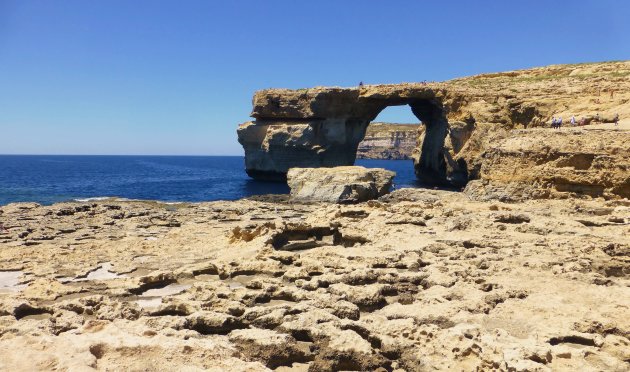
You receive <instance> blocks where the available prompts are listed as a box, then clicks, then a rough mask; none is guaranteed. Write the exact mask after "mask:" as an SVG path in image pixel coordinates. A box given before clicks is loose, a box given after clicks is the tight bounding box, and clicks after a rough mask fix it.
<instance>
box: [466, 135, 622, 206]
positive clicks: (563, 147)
mask: <svg viewBox="0 0 630 372" xmlns="http://www.w3.org/2000/svg"><path fill="white" fill-rule="evenodd" d="M478 178H479V180H476V181H473V182H470V183H469V184H468V186H467V187H466V190H465V191H466V193H467V194H468V195H470V196H471V197H473V198H475V199H499V200H503V201H515V200H521V199H530V198H549V197H564V198H566V197H568V196H574V197H580V196H589V197H604V198H607V199H612V198H620V197H621V198H630V132H628V131H624V130H610V131H609V130H606V131H602V130H594V129H572V130H566V131H559V130H553V129H537V130H532V129H526V130H514V131H511V132H509V133H506V134H505V137H504V138H496V141H495V142H494V143H492V144H490V145H488V146H487V147H486V150H485V153H484V154H483V156H482V159H481V167H480V173H479V175H478Z"/></svg>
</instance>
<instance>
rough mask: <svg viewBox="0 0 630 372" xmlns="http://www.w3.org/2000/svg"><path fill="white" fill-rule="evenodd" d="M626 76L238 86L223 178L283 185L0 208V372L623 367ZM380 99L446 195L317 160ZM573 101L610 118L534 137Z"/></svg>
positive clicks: (359, 130) (628, 186)
mask: <svg viewBox="0 0 630 372" xmlns="http://www.w3.org/2000/svg"><path fill="white" fill-rule="evenodd" d="M628 74H630V62H608V63H600V64H583V65H560V66H548V67H545V68H538V69H530V70H523V71H513V72H507V73H501V74H486V75H480V76H473V77H470V78H465V79H456V80H453V81H449V82H445V83H435V84H420V83H418V84H397V85H379V86H361V87H359V88H313V89H306V90H266V91H261V92H258V93H256V95H255V96H254V110H253V113H252V116H253V117H254V118H255V121H253V122H248V123H245V124H243V125H241V126H240V127H239V129H238V137H239V141H240V143H241V144H242V145H243V147H244V148H245V153H246V159H245V163H246V170H247V172H248V174H250V175H251V176H252V177H255V178H262V179H276V180H277V179H282V180H286V179H288V183H289V184H290V186H291V188H292V191H291V195H265V196H258V197H251V198H246V199H241V200H237V201H218V202H206V203H177V204H165V203H160V202H152V201H121V200H113V199H112V200H98V201H86V202H71V203H60V204H54V205H51V206H41V205H38V204H35V203H16V204H9V205H5V206H0V370H28V371H32V370H42V371H43V370H72V371H89V370H156V371H166V370H190V371H197V370H213V371H221V370H238V371H265V370H276V371H339V370H361V371H397V372H402V371H424V370H428V369H435V370H502V371H547V370H572V371H574V370H607V371H626V370H628V368H630V317H628V314H629V312H630V125H629V124H630V123H629V122H628V118H630V111H629V109H628V105H627V101H628V99H630V89H625V88H627V87H629V86H630V81H629V80H628V79H627V76H628ZM559 82H560V83H561V84H559ZM618 90H619V91H618ZM578 91H579V92H583V94H576V92H578ZM602 91H604V92H608V91H611V92H616V93H615V94H614V97H613V94H612V93H611V94H610V99H609V100H603V99H602V98H601V97H600V96H601V92H602ZM596 97H597V98H596ZM400 104H409V105H410V107H411V109H412V111H413V112H414V114H415V115H416V116H417V117H418V118H419V119H420V120H421V121H422V123H423V125H424V127H422V128H423V129H420V130H419V131H418V133H419V135H417V138H416V139H415V140H414V143H415V145H414V146H413V150H412V154H411V156H412V158H413V159H414V167H415V171H416V174H417V175H418V177H419V178H420V179H422V180H427V179H428V180H430V181H433V184H437V185H444V184H447V185H457V186H458V187H460V188H461V189H462V190H463V192H452V191H445V190H438V189H399V190H396V191H394V192H392V193H388V189H389V188H390V187H391V184H392V179H393V176H394V174H393V173H392V172H389V171H386V170H383V169H365V168H361V167H349V166H344V167H339V166H341V165H350V164H352V163H353V162H354V160H355V155H356V151H357V147H358V146H359V143H360V141H361V140H362V139H363V138H364V137H365V131H366V128H367V127H368V124H369V123H370V122H371V120H373V119H374V118H375V117H376V116H377V114H378V113H379V112H380V110H382V109H383V108H384V107H386V106H388V105H400ZM593 112H597V113H598V116H599V117H600V119H601V118H604V119H605V120H600V121H610V120H608V119H609V118H610V117H612V116H611V114H612V113H614V112H619V115H620V117H621V118H622V120H621V123H620V124H619V125H618V126H617V125H613V124H597V125H587V126H584V127H570V128H566V127H564V128H561V129H559V130H558V129H550V128H545V126H546V121H547V119H548V118H550V117H551V116H552V115H556V116H557V115H564V116H565V117H566V115H567V114H571V115H584V116H586V115H589V114H590V113H593ZM600 114H601V116H600ZM565 122H566V120H565ZM591 122H592V120H591ZM394 132H395V131H394ZM394 132H391V131H388V132H387V133H389V134H390V135H389V137H388V135H380V134H379V135H375V136H373V137H370V138H371V139H370V138H368V142H369V141H370V140H371V141H372V146H373V147H372V149H374V148H376V147H378V146H381V145H386V144H389V143H392V142H396V141H398V142H397V143H399V144H401V143H403V144H404V146H403V148H401V150H400V151H402V150H403V149H404V150H405V151H408V150H409V148H410V147H411V140H410V137H409V136H406V135H405V136H398V135H397V134H391V133H394ZM402 137H404V141H402V140H401V141H399V140H400V139H401V138H402ZM369 152H374V151H372V150H368V153H369ZM375 152H376V153H380V154H383V153H384V152H383V151H380V150H378V151H375ZM401 153H402V152H401ZM385 154H387V152H385ZM390 154H391V152H390ZM333 167H334V168H333ZM313 168H317V169H313ZM322 201H327V202H322Z"/></svg>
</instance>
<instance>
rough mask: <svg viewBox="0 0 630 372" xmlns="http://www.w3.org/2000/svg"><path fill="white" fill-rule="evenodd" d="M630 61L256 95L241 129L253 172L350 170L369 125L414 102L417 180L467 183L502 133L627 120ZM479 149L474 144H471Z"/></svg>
mask: <svg viewBox="0 0 630 372" xmlns="http://www.w3.org/2000/svg"><path fill="white" fill-rule="evenodd" d="M628 102H630V61H625V62H607V63H594V64H577V65H556V66H548V67H542V68H535V69H530V70H521V71H511V72H505V73H497V74H485V75H477V76H472V77H468V78H462V79H455V80H451V81H447V82H443V83H430V84H417V83H415V84H392V85H368V86H363V87H355V88H321V87H318V88H311V89H301V90H287V89H270V90H263V91H259V92H256V94H255V95H254V100H253V106H254V108H253V111H252V114H251V115H252V117H254V118H255V120H254V121H253V122H248V123H245V124H242V125H241V126H240V127H239V129H238V137H239V142H240V143H241V144H242V145H243V147H244V148H245V155H246V159H245V163H246V164H245V165H246V170H247V172H248V174H249V175H250V176H252V177H255V178H273V179H283V178H284V177H285V176H286V172H287V171H288V169H289V168H291V167H322V166H323V167H330V166H338V165H351V164H353V163H354V160H355V158H356V153H357V149H358V146H359V143H360V142H361V141H362V140H363V139H364V137H365V135H366V129H367V128H368V124H369V123H370V122H371V121H372V120H374V118H376V116H377V115H378V114H379V113H380V111H382V110H383V109H384V108H385V107H387V106H392V105H405V104H407V105H409V106H410V107H411V109H412V112H413V113H414V114H415V116H416V117H418V119H419V120H420V121H421V122H422V123H423V124H424V127H425V132H424V133H423V135H422V136H421V137H420V140H419V144H418V146H416V149H415V154H414V167H415V171H416V175H417V176H418V178H420V179H421V180H423V181H425V182H432V183H453V184H458V185H463V184H465V183H466V182H467V181H468V180H469V179H476V178H479V177H480V176H481V169H482V162H483V157H482V155H483V154H484V153H485V150H486V148H487V146H488V145H491V144H492V141H493V140H492V139H493V138H495V137H496V136H497V135H499V137H500V136H501V135H507V133H508V132H509V131H510V130H513V129H518V128H535V127H541V126H548V124H549V122H550V120H551V117H552V116H562V117H563V119H564V123H565V125H566V123H568V121H569V118H570V117H571V116H575V117H576V119H577V120H578V121H579V120H581V119H582V118H584V119H585V121H586V122H594V121H598V120H599V121H604V122H611V121H612V120H613V117H614V116H615V115H618V116H619V118H620V119H621V120H622V121H623V120H625V119H628V118H630V104H628ZM470 141H472V143H470V144H469V142H470Z"/></svg>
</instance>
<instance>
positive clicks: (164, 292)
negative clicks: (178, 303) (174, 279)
mask: <svg viewBox="0 0 630 372" xmlns="http://www.w3.org/2000/svg"><path fill="white" fill-rule="evenodd" d="M190 287H192V285H190V284H177V283H174V284H169V285H167V286H166V287H162V288H154V289H149V290H146V291H145V292H143V293H142V294H141V295H140V296H138V299H137V300H135V302H136V303H137V304H138V306H140V307H141V308H143V309H153V308H156V307H158V306H160V305H161V304H162V298H164V297H166V296H172V295H176V294H178V293H182V292H184V291H185V290H187V289H188V288H190Z"/></svg>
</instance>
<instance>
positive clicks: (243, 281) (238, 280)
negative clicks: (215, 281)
mask: <svg viewBox="0 0 630 372" xmlns="http://www.w3.org/2000/svg"><path fill="white" fill-rule="evenodd" d="M254 278H256V276H255V275H238V276H235V277H233V278H230V279H227V280H225V283H227V285H228V287H230V289H237V288H245V286H246V285H247V284H248V283H249V282H251V281H252V280H254Z"/></svg>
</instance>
